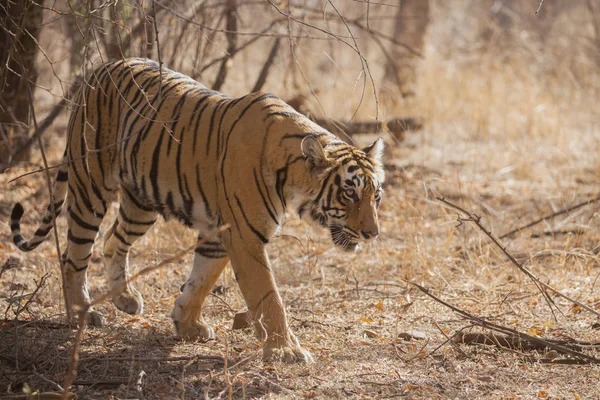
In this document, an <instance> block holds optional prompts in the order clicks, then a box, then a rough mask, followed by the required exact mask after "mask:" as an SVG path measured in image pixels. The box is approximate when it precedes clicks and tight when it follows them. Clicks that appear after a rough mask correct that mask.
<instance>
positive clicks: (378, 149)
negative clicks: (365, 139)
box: [363, 138, 384, 165]
mask: <svg viewBox="0 0 600 400" xmlns="http://www.w3.org/2000/svg"><path fill="white" fill-rule="evenodd" d="M383 146H384V143H383V139H382V138H377V140H376V141H375V142H373V144H372V145H370V146H367V147H365V148H364V149H363V151H364V152H365V153H366V154H367V155H368V156H369V158H371V159H372V160H373V161H375V163H377V164H378V165H383Z"/></svg>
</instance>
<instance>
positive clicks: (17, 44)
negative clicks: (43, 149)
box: [0, 0, 42, 164]
mask: <svg viewBox="0 0 600 400" xmlns="http://www.w3.org/2000/svg"><path fill="white" fill-rule="evenodd" d="M41 23H42V8H41V7H39V6H37V5H34V4H33V2H32V1H30V0H0V25H1V26H2V27H3V29H0V66H1V67H0V164H8V162H9V161H10V157H11V154H12V153H13V152H14V151H15V150H16V149H18V148H19V146H20V145H21V144H22V143H24V142H26V141H27V127H28V125H29V119H30V118H29V113H30V105H31V104H30V95H29V93H30V90H31V93H33V92H34V90H35V82H36V79H37V71H36V68H35V56H36V54H37V51H38V45H37V37H38V34H39V30H40V26H41ZM6 66H8V68H6ZM29 156H30V154H29V152H25V154H22V155H21V156H20V160H18V161H21V160H27V159H29Z"/></svg>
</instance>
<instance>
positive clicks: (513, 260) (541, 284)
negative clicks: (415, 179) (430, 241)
mask: <svg viewBox="0 0 600 400" xmlns="http://www.w3.org/2000/svg"><path fill="white" fill-rule="evenodd" d="M436 199H437V200H438V201H441V202H442V203H444V204H446V205H448V206H450V207H452V208H453V209H455V210H458V211H460V212H461V213H463V214H464V215H465V216H466V217H465V216H461V215H458V223H459V225H462V224H463V223H464V222H473V223H474V224H475V225H476V226H477V227H478V228H479V229H480V230H481V231H482V232H483V233H484V234H485V235H486V236H487V237H488V238H489V239H490V240H491V241H492V243H493V244H495V245H496V246H497V247H498V248H499V249H500V250H501V251H502V253H504V255H505V256H506V257H507V258H508V259H509V260H510V262H511V263H512V264H513V265H514V266H515V267H517V268H518V269H519V270H521V271H522V272H523V273H524V274H525V275H527V276H528V277H529V278H530V279H531V280H532V282H533V283H534V284H535V285H536V286H537V288H538V289H539V290H540V292H541V293H542V295H543V296H544V298H545V299H546V302H548V305H549V307H550V311H552V314H554V311H553V309H552V306H553V305H554V306H556V304H555V303H554V301H553V300H552V299H551V298H550V296H549V295H548V293H546V291H545V290H544V289H548V290H550V291H551V292H552V293H554V294H556V295H558V296H560V297H562V298H564V299H566V300H568V301H570V302H572V303H573V304H576V305H578V306H580V307H581V308H583V309H585V310H586V311H589V312H590V313H592V314H594V315H596V316H598V317H600V312H598V311H596V310H594V309H593V308H592V307H590V306H588V305H587V304H583V303H581V302H580V301H578V300H575V299H573V298H571V297H569V296H567V295H566V294H563V293H561V292H560V291H558V290H557V289H555V288H554V287H552V286H550V285H548V284H547V283H544V282H542V281H541V280H540V279H539V278H538V277H537V276H535V275H534V274H533V273H532V272H531V271H530V270H528V269H527V268H525V267H524V266H523V264H521V263H520V262H518V261H517V260H516V258H515V257H514V256H513V255H512V254H510V253H509V252H508V250H507V249H506V247H505V246H503V245H502V244H501V243H500V242H499V240H498V239H497V238H496V237H495V236H494V235H493V234H492V232H491V231H489V230H488V229H486V228H485V227H484V226H483V225H482V224H481V217H479V216H478V215H476V214H474V213H472V212H470V211H467V210H465V209H464V208H461V207H459V206H457V205H455V204H452V203H451V202H449V201H448V200H446V199H444V198H443V197H436ZM557 309H558V307H557ZM555 318H556V316H555Z"/></svg>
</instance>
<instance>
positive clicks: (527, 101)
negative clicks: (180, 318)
mask: <svg viewBox="0 0 600 400" xmlns="http://www.w3.org/2000/svg"><path fill="white" fill-rule="evenodd" d="M559 22H560V21H559ZM566 26H568V25H566ZM440 29H441V28H440ZM557 29H558V28H557ZM559 32H560V31H559ZM445 34H447V32H446V33H445V32H437V31H436V30H435V29H433V28H432V32H430V35H433V36H434V37H433V38H430V39H429V42H428V43H429V45H428V46H429V47H428V49H427V56H426V60H425V61H424V62H423V63H422V65H421V69H420V81H419V86H418V87H419V92H418V95H419V96H418V98H417V99H412V100H409V101H410V103H408V102H398V103H397V104H395V105H387V107H388V108H387V111H386V112H387V113H389V115H394V113H395V112H400V111H401V110H418V113H419V114H421V115H424V116H425V117H426V118H427V125H426V129H425V130H424V131H422V132H418V133H414V134H411V135H409V136H408V138H407V139H406V141H405V142H404V143H402V144H401V145H400V146H396V147H393V146H392V147H390V155H389V157H388V168H387V171H388V172H387V173H388V175H387V186H386V194H385V199H384V203H383V205H382V208H381V215H380V220H381V225H382V234H381V238H380V239H379V240H378V241H377V242H376V243H375V244H374V245H372V246H370V247H368V248H366V249H364V250H363V251H362V252H360V253H355V254H347V253H342V252H339V251H337V250H336V249H333V248H332V245H331V244H330V243H329V242H328V240H327V237H326V235H324V234H322V233H318V232H314V231H312V230H311V229H310V228H308V227H307V226H306V225H305V224H304V223H302V222H300V221H298V220H297V219H296V218H295V217H293V216H290V217H289V218H288V219H287V221H286V223H285V225H284V229H283V232H282V234H281V236H280V237H278V238H276V239H274V240H273V241H272V244H271V245H270V248H269V253H270V255H271V260H272V263H273V265H274V270H275V271H276V272H275V273H276V277H277V281H278V283H279V287H280V289H281V291H282V295H283V297H284V300H285V304H286V306H287V310H288V316H289V318H290V322H291V325H292V328H293V329H294V331H295V332H296V333H297V335H298V337H299V338H300V340H301V342H302V343H303V344H304V345H305V346H306V347H307V348H308V349H310V350H311V352H312V353H313V355H314V357H315V360H316V363H315V364H312V365H291V366H289V365H282V364H274V365H265V364H263V363H262V361H261V360H260V348H259V343H257V341H256V340H255V339H254V336H253V335H252V334H251V332H248V331H232V330H231V323H232V319H233V315H234V313H235V310H237V309H239V308H241V307H243V305H244V304H243V299H242V298H241V295H240V294H239V292H238V289H237V287H236V284H235V283H234V279H233V277H232V273H231V271H230V269H229V268H228V269H227V270H226V272H225V274H224V276H223V277H222V278H221V281H220V282H219V285H220V287H221V288H222V290H221V291H219V292H218V293H214V295H213V296H210V297H209V299H208V300H207V301H208V306H207V308H206V310H207V319H208V320H209V321H211V322H212V323H213V324H214V325H215V326H216V331H217V336H218V339H217V341H216V342H212V343H207V344H201V343H187V342H178V341H176V340H174V338H173V331H172V327H171V322H170V319H169V317H168V314H169V312H170V308H171V306H172V304H173V301H174V298H175V296H176V295H177V294H178V292H179V287H180V286H181V284H182V283H183V282H184V280H185V277H186V275H187V271H188V270H189V266H190V263H191V256H188V257H186V258H185V259H184V260H182V262H180V263H179V264H180V265H173V267H172V268H169V269H166V270H161V271H157V272H155V273H153V274H150V275H148V276H146V277H144V278H143V279H141V280H140V281H139V282H138V287H139V288H140V290H141V292H142V293H143V295H144V298H145V300H146V307H145V309H146V312H145V314H144V315H142V316H139V317H133V318H132V317H131V316H128V315H125V314H123V313H120V312H118V311H116V309H115V308H114V307H113V306H112V305H111V304H104V305H102V306H101V307H100V309H101V310H102V311H103V312H104V314H105V316H106V320H107V322H108V323H107V326H106V327H105V328H102V329H90V330H88V331H86V333H85V336H84V339H83V344H82V351H81V354H80V355H81V362H80V367H79V370H78V377H77V379H76V384H77V385H76V386H75V392H76V393H77V394H78V395H79V397H80V398H98V399H105V398H134V397H135V398H142V397H144V398H148V399H151V398H165V399H171V398H190V399H192V398H200V397H203V396H208V397H210V398H213V397H227V396H228V391H229V387H228V382H231V385H232V386H231V390H232V391H233V396H234V397H236V398H237V397H244V396H245V397H270V398H298V397H308V398H312V397H317V398H347V397H368V398H371V397H374V398H377V397H378V398H389V397H405V398H414V399H420V398H422V399H430V398H486V399H488V398H560V399H569V398H571V399H579V398H581V399H584V398H585V399H587V398H599V397H598V396H599V394H598V393H600V383H599V382H600V367H599V366H589V365H580V366H576V365H552V364H540V363H536V362H532V361H531V359H530V356H532V355H533V356H534V357H535V356H537V355H536V354H535V353H532V352H528V353H527V354H524V353H520V352H509V351H501V350H498V349H496V348H493V347H487V346H478V347H476V346H464V345H459V346H452V345H450V344H444V343H445V342H446V335H447V336H451V335H452V334H453V333H455V332H457V331H458V330H460V329H464V328H465V327H468V323H467V322H465V321H464V320H463V319H461V318H460V317H459V316H457V315H456V314H453V313H452V312H451V311H449V310H448V309H446V308H443V307H442V306H441V305H440V304H438V303H435V302H433V301H432V300H430V299H429V298H427V297H426V296H424V295H423V294H422V293H420V292H419V291H416V290H415V289H413V288H412V287H411V286H410V285H408V284H406V283H405V282H404V280H409V281H411V280H412V281H415V282H419V283H420V284H423V285H424V286H426V287H428V288H432V289H433V290H434V291H435V292H436V293H437V295H439V296H440V297H442V298H444V299H445V300H446V301H448V302H450V303H452V304H453V305H455V306H457V307H460V308H462V309H465V310H467V311H469V312H470V313H473V314H476V315H479V316H484V317H487V318H489V319H490V320H493V321H495V322H496V323H499V324H502V325H506V326H509V327H514V328H516V329H519V330H522V331H526V332H529V333H530V334H535V335H539V336H542V337H548V338H563V339H564V338H577V339H580V340H588V341H598V340H599V339H600V332H599V330H598V328H597V321H596V320H595V319H594V318H593V317H592V316H591V315H589V314H586V313H585V312H584V311H581V310H578V309H573V308H572V307H571V305H570V304H566V303H565V302H564V301H562V300H560V299H558V298H556V299H555V300H556V302H557V304H559V305H560V306H561V309H562V311H563V314H558V315H557V317H558V318H557V320H554V319H553V317H552V314H551V313H550V310H549V309H548V306H547V304H546V303H545V302H544V300H543V298H542V297H541V295H540V293H539V292H537V290H536V289H535V287H534V286H533V285H532V284H531V283H530V281H529V280H528V279H527V278H526V277H524V276H523V275H522V274H521V273H520V272H518V271H517V270H515V269H514V268H513V267H512V266H511V265H510V264H509V263H508V262H507V261H506V260H505V259H504V258H503V256H502V255H501V254H500V253H499V252H498V251H497V250H496V249H494V248H492V247H490V246H489V245H488V244H487V242H486V241H485V238H484V237H483V235H481V234H480V233H479V232H477V231H476V230H475V229H473V228H472V227H471V226H468V225H463V226H460V227H458V228H456V227H455V213H454V212H452V211H450V210H447V209H445V208H444V207H442V206H441V205H440V204H439V203H438V202H436V201H435V195H442V196H445V197H446V198H448V199H452V201H453V202H456V203H458V204H461V205H463V206H465V207H467V208H469V209H470V210H473V211H475V212H476V213H478V214H479V215H481V216H482V217H483V220H484V223H485V224H486V225H487V226H489V227H491V229H492V231H493V232H495V233H497V234H501V233H504V232H507V231H509V230H511V229H513V228H514V227H516V226H519V225H521V224H523V223H526V222H528V221H530V220H533V219H535V218H536V217H538V216H539V215H542V214H546V213H548V212H550V211H552V210H558V209H561V208H563V207H566V206H568V205H570V204H576V203H578V202H581V201H584V200H585V199H587V198H592V197H595V196H596V195H597V193H598V182H599V175H600V168H599V164H598V154H600V127H599V126H598V122H597V121H598V117H599V115H598V110H597V104H598V102H599V101H600V96H599V88H600V74H599V73H598V71H597V70H594V69H592V68H591V66H590V65H591V64H590V63H589V62H587V61H585V63H584V64H585V65H587V67H586V66H585V65H584V66H582V65H579V64H577V63H576V62H575V61H573V60H574V58H572V57H568V54H567V56H565V57H564V58H563V59H562V60H563V61H564V62H562V61H561V59H560V58H556V57H555V58H551V55H552V54H551V52H542V53H535V54H537V55H535V57H533V59H532V58H531V55H530V54H531V52H529V51H525V50H523V52H522V53H518V52H517V53H516V54H515V53H513V54H511V55H510V56H506V55H504V54H503V55H494V54H493V51H491V50H490V51H482V50H481V49H477V51H476V52H474V53H473V54H469V53H464V52H462V53H460V54H461V55H456V54H454V55H452V56H451V57H449V56H447V55H444V54H441V52H440V51H439V50H440V46H441V44H440V43H442V42H439V41H438V42H436V40H435V38H439V37H443V36H444V35H445ZM436 43H437V45H436ZM442 44H443V43H442ZM553 51H556V49H554V50H553ZM465 54H466V55H465ZM540 54H541V55H540ZM538 56H539V57H542V59H536V57H538ZM544 57H548V58H544ZM548 60H550V61H548ZM548 62H551V63H553V64H552V65H551V68H550V66H548ZM543 65H545V67H544V68H542V66H543ZM588 68H589V69H588ZM582 71H584V73H582ZM565 77H568V79H567V78H565ZM327 96H328V98H334V96H335V95H334V94H332V93H331V92H330V93H328V94H327ZM340 98H341V97H340ZM325 103H326V104H327V102H325ZM351 107H352V105H344V106H343V107H342V111H344V112H345V111H347V110H351ZM55 129H56V131H60V130H61V129H64V122H60V123H58V124H56V125H55ZM57 136H58V135H56V136H55V135H53V136H52V137H53V139H51V140H49V141H48V142H47V145H48V147H49V149H50V150H51V151H50V153H51V154H53V162H56V161H58V158H59V154H61V152H62V146H63V145H64V143H63V142H62V140H61V139H56V138H54V137H57ZM48 137H50V135H48ZM34 161H35V160H34ZM30 169H31V166H24V167H19V168H15V169H13V170H11V171H10V172H9V173H7V174H3V175H0V187H2V188H3V190H2V191H1V192H0V216H1V217H2V218H1V220H2V222H0V264H5V263H7V264H6V265H7V266H10V267H11V268H10V269H9V270H6V271H5V272H4V273H3V275H2V279H1V280H0V295H1V296H2V297H3V298H4V299H0V308H1V310H2V311H4V310H6V312H5V315H4V316H0V317H4V318H6V319H8V320H11V319H12V318H14V316H15V315H14V310H15V309H16V308H15V307H17V304H16V303H13V304H9V302H8V301H7V299H6V298H11V297H14V296H15V295H20V294H27V293H31V292H32V291H33V290H34V289H35V283H34V281H39V279H40V278H41V277H42V276H43V275H44V274H48V275H49V277H48V279H47V280H46V282H45V284H44V286H43V287H42V288H41V290H40V292H39V293H38V294H37V295H36V298H35V301H34V302H32V303H31V304H30V305H29V306H28V308H26V309H25V310H24V311H22V312H21V314H20V315H19V319H20V320H22V321H31V322H30V323H20V324H18V325H16V324H15V323H12V322H4V323H2V326H0V391H6V390H7V388H9V387H10V388H12V389H13V390H16V389H18V387H19V384H21V383H24V382H26V383H27V384H28V385H29V386H30V387H31V388H32V389H39V390H48V391H52V390H56V386H55V385H54V384H53V383H52V382H55V383H56V384H59V385H60V384H62V382H63V379H64V374H65V373H66V371H67V366H68V359H69V351H70V347H71V346H72V343H73V338H74V330H72V329H70V328H68V327H66V326H64V325H61V322H62V321H63V320H62V319H61V317H60V315H61V314H62V312H63V311H64V310H62V309H61V305H62V301H61V300H60V282H59V279H60V274H59V272H58V268H57V265H58V263H57V261H56V258H55V254H54V247H53V244H52V243H51V241H48V242H47V243H45V244H43V245H42V246H40V248H39V249H38V250H36V251H35V252H32V253H28V254H23V253H18V252H17V251H16V250H15V248H14V247H13V246H12V245H11V244H10V241H11V238H10V229H9V227H8V224H7V222H6V221H7V217H8V215H9V213H10V209H11V207H12V205H13V204H14V202H16V201H17V200H19V201H23V202H24V203H25V206H26V209H27V210H28V213H27V214H26V215H25V217H24V220H23V224H24V227H25V229H24V231H25V233H31V232H33V229H34V228H33V227H34V226H36V225H37V223H38V221H39V219H40V211H42V210H43V209H44V208H43V207H42V206H41V204H43V203H44V202H45V199H46V197H47V193H46V191H45V189H44V188H45V184H44V181H43V176H42V175H34V176H31V177H28V178H26V179H22V180H19V181H17V182H16V183H12V184H10V185H9V184H8V181H9V180H10V179H12V178H14V177H15V176H17V175H19V174H20V173H22V172H25V171H27V170H30ZM114 215H115V208H114V207H113V209H112V210H111V212H110V213H109V215H108V217H107V218H106V219H105V223H104V224H103V226H102V228H101V234H102V233H103V232H104V231H105V230H106V229H107V227H108V223H109V221H111V220H112V218H113V217H114ZM59 228H60V231H61V232H65V231H66V230H65V221H64V219H63V218H61V219H60V220H59ZM61 241H62V244H63V246H64V238H61ZM193 241H194V235H193V234H192V233H191V232H188V231H187V230H186V229H185V228H183V227H181V226H180V225H177V224H174V223H159V224H157V225H156V226H155V227H154V228H153V229H152V230H151V231H150V232H149V233H148V234H147V235H146V236H144V237H143V238H142V239H141V240H140V241H139V242H138V243H136V245H135V247H134V248H133V250H132V254H131V262H132V264H133V266H134V268H136V269H138V270H139V269H141V268H143V267H146V266H149V265H152V264H155V263H158V262H160V261H161V260H163V259H165V258H167V257H169V256H171V255H173V254H175V253H176V252H177V251H178V250H180V249H182V248H185V247H187V246H190V245H191V244H193ZM599 243H600V214H599V213H598V206H597V205H594V206H590V207H585V208H583V209H581V210H578V211H576V212H574V213H572V214H569V215H567V216H561V217H558V218H556V219H552V220H549V221H547V222H546V223H542V224H539V225H537V226H535V227H533V228H532V229H530V230H526V231H524V232H522V233H520V234H518V235H516V236H515V237H514V238H513V239H510V240H506V241H505V244H506V245H507V246H508V248H509V250H510V251H511V252H512V253H513V254H515V255H517V256H518V258H519V259H521V260H529V261H528V264H527V265H528V267H529V268H530V269H531V270H532V271H533V272H534V273H535V274H536V275H537V276H539V277H540V278H542V279H543V280H544V281H546V282H548V283H550V284H551V285H553V286H555V287H556V288H558V289H560V290H561V291H564V293H566V294H568V295H570V296H572V297H574V298H577V299H578V300H579V301H581V302H584V303H586V304H589V305H590V306H592V307H594V308H595V309H598V310H600V294H599V293H600V291H599V288H598V287H599V285H600V282H599V281H600V279H598V278H599V276H600V263H599V260H598V256H597V255H596V253H597V250H598V246H599ZM100 248H101V246H100V245H98V246H96V250H95V252H94V256H93V258H92V264H91V268H90V270H89V276H90V280H91V288H92V289H91V294H92V296H93V297H98V296H99V295H100V294H101V293H104V292H105V291H106V290H107V287H106V284H105V281H104V277H103V273H102V268H103V267H102V263H101V253H100V251H99V249H100ZM22 303H23V300H21V302H20V304H22ZM594 323H596V325H594ZM438 327H439V328H440V329H438ZM467 329H471V328H467ZM412 330H415V331H420V332H422V333H423V334H424V335H425V339H424V340H411V341H406V340H404V339H400V338H399V337H398V335H399V333H402V332H408V331H412ZM440 346H441V347H440ZM590 354H593V352H590ZM595 355H596V356H597V357H598V356H599V355H598V354H595ZM196 356H197V357H196ZM205 356H221V357H223V358H227V359H228V368H227V370H226V371H225V370H224V368H223V362H222V360H219V359H213V358H205ZM540 356H541V355H540ZM177 357H179V358H177ZM139 358H142V359H143V360H136V359H139ZM142 371H143V372H144V373H145V375H144V374H142V375H140V374H141V373H142ZM140 377H141V378H140ZM138 382H140V383H138Z"/></svg>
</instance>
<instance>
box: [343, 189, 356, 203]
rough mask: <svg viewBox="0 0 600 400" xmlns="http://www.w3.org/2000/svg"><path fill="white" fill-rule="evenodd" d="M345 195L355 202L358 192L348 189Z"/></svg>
mask: <svg viewBox="0 0 600 400" xmlns="http://www.w3.org/2000/svg"><path fill="white" fill-rule="evenodd" d="M344 194H345V195H346V196H348V197H349V198H351V199H352V200H354V195H355V194H356V192H355V191H354V189H346V190H344Z"/></svg>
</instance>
